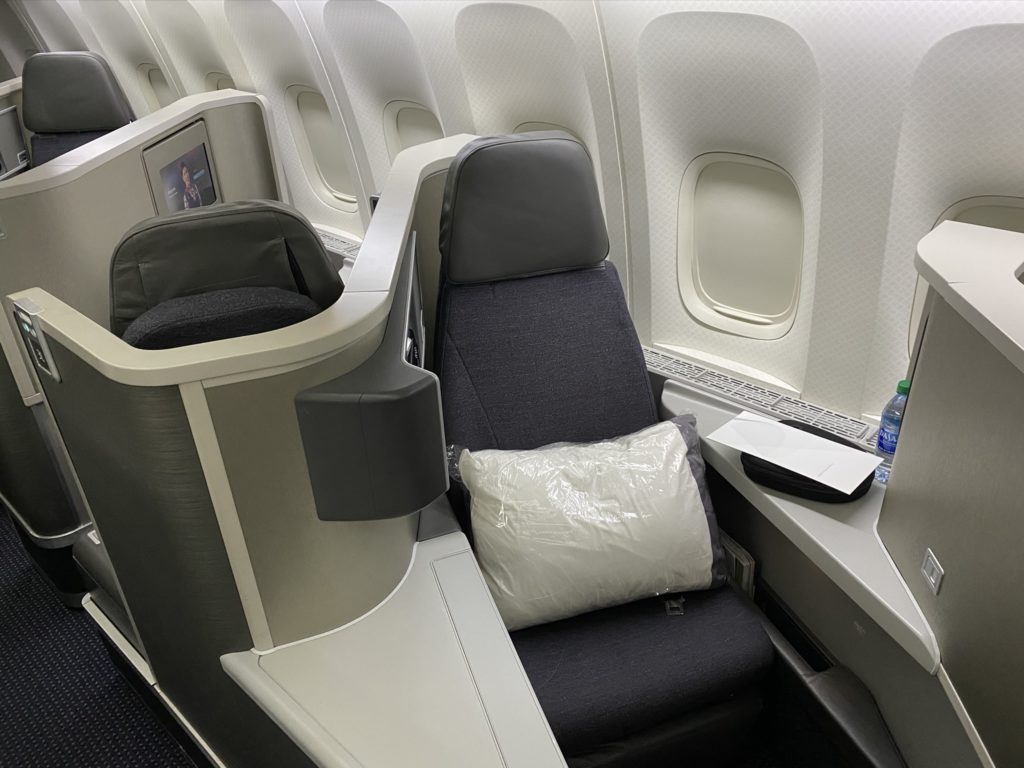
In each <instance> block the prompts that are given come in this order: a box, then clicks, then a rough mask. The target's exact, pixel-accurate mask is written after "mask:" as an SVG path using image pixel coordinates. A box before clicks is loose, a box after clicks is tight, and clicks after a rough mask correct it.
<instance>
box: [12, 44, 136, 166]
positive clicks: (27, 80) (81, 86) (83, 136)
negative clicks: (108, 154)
mask: <svg viewBox="0 0 1024 768" xmlns="http://www.w3.org/2000/svg"><path fill="white" fill-rule="evenodd" d="M22 94H23V97H22V98H23V103H22V114H23V119H24V121H25V127H26V128H28V129H29V130H30V131H32V133H33V136H32V139H31V145H32V164H33V165H35V166H39V165H43V164H44V163H46V162H49V161H50V160H52V159H53V158H55V157H59V156H60V155H63V154H64V153H65V152H70V151H71V150H72V149H76V148H78V147H80V146H82V145H83V144H87V143H89V142H90V141H92V140H93V139H97V138H99V137H100V136H103V135H104V134H106V133H108V132H110V131H113V130H116V129H117V128H120V127H121V126H123V125H127V124H128V123H130V122H131V121H132V120H134V119H135V115H134V113H133V112H132V108H131V106H130V105H129V104H128V99H127V98H125V95H124V91H122V90H121V86H120V85H119V84H118V82H117V79H116V78H115V77H114V73H113V72H111V71H110V67H109V66H108V65H107V62H106V61H104V60H103V58H102V57H101V56H98V55H97V54H95V53H91V52H90V51H61V52H55V53H37V54H35V55H33V56H30V57H29V58H28V59H27V60H26V61H25V66H24V70H23V72H22Z"/></svg>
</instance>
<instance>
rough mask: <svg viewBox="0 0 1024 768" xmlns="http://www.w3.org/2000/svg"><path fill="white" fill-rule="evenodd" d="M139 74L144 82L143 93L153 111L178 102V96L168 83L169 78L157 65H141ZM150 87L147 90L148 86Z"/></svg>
mask: <svg viewBox="0 0 1024 768" xmlns="http://www.w3.org/2000/svg"><path fill="white" fill-rule="evenodd" d="M139 74H140V76H141V79H142V82H143V91H144V92H145V94H146V101H148V102H149V106H150V108H151V109H160V107H166V106H167V105H168V104H173V103H174V102H175V101H176V100H177V98H178V97H177V94H175V92H174V89H173V88H171V86H170V85H169V84H168V83H167V78H166V77H164V73H163V72H161V71H160V67H158V66H157V65H156V64H140V65H139ZM147 85H148V86H149V87H148V88H146V86H147Z"/></svg>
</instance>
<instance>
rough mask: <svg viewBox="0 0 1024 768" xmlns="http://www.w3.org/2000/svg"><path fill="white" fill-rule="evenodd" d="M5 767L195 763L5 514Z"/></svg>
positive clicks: (0, 754)
mask: <svg viewBox="0 0 1024 768" xmlns="http://www.w3.org/2000/svg"><path fill="white" fill-rule="evenodd" d="M0 766H2V768H122V766H123V767H124V768H132V767H135V766H138V767H139V768H142V767H143V766H145V768H194V764H193V763H192V761H191V760H189V759H188V758H187V757H186V756H185V754H184V753H183V752H182V751H181V749H180V748H179V747H178V745H177V743H176V742H175V741H174V739H172V738H171V736H170V734H168V732H167V731H165V730H164V729H163V727H162V726H161V724H160V722H159V720H157V718H156V717H155V716H154V715H153V714H152V713H151V712H150V711H149V710H148V709H147V708H146V706H145V704H144V703H143V701H142V699H140V698H139V696H138V695H137V694H136V693H135V691H134V690H132V688H131V686H130V685H129V684H128V682H127V681H126V680H125V679H124V678H123V677H122V676H121V674H120V673H119V672H118V670H117V668H116V667H115V666H114V664H113V662H112V661H111V659H110V657H109V656H108V655H107V652H106V650H105V648H104V646H103V644H102V642H101V641H100V639H99V636H98V634H97V630H96V629H95V627H94V626H93V625H92V623H91V621H90V620H89V618H88V617H87V616H86V614H85V612H84V611H71V610H68V609H67V608H65V607H64V606H63V605H62V604H61V603H60V602H59V601H58V600H57V598H56V596H55V595H54V593H53V592H52V591H51V589H50V587H49V585H48V584H47V583H46V582H45V581H44V580H43V578H42V577H41V576H40V575H39V574H38V573H37V572H36V571H35V570H34V569H33V567H32V565H31V563H30V561H29V559H28V555H27V554H26V553H25V551H24V549H23V548H22V546H21V542H20V541H19V539H18V536H17V533H16V532H15V530H14V528H13V523H12V522H11V520H10V518H9V517H8V516H7V513H6V511H3V510H0Z"/></svg>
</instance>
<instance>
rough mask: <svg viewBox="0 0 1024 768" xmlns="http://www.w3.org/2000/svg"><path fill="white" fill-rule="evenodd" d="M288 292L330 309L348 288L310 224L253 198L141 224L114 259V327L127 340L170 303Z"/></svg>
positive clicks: (287, 208) (130, 232) (287, 210)
mask: <svg viewBox="0 0 1024 768" xmlns="http://www.w3.org/2000/svg"><path fill="white" fill-rule="evenodd" d="M244 287H248V288H282V289H284V290H288V291H293V292H295V293H300V294H302V295H304V296H308V297H309V298H311V299H312V300H313V301H314V302H316V304H317V306H319V307H320V308H321V309H326V308H327V307H329V306H331V305H332V304H333V303H334V302H335V301H337V300H338V297H339V296H341V292H342V290H343V288H344V285H343V284H342V282H341V277H340V276H339V275H338V271H337V270H336V269H335V268H334V267H333V266H332V265H331V260H330V257H329V256H328V255H327V251H326V250H324V246H323V243H321V242H320V238H319V237H318V236H317V234H316V232H315V231H314V229H313V227H312V225H310V223H309V222H308V221H307V220H306V218H305V217H304V216H302V214H300V213H299V212H298V211H296V210H295V209H294V208H291V207H290V206H287V205H285V204H283V203H279V202H275V201H271V200H250V201H245V202H239V203H225V204H222V205H212V206H209V207H207V208H195V209H192V210H186V211H181V212H179V213H172V214H170V215H169V216H157V217H155V218H151V219H146V220H145V221H142V222H140V223H139V224H136V225H135V226H134V227H132V228H131V229H130V230H128V232H127V234H125V236H124V237H123V238H121V242H120V243H119V244H118V245H117V247H116V248H115V249H114V255H113V258H112V259H111V262H110V330H111V331H112V332H113V333H115V334H117V335H118V336H122V335H123V334H124V331H125V329H126V328H127V327H128V326H129V325H130V324H131V323H132V321H134V320H135V319H136V318H137V317H138V316H139V315H141V314H142V313H144V312H146V311H148V310H150V309H152V308H153V307H155V306H157V305H158V304H160V303H162V302H164V301H167V300H168V299H176V298H179V297H182V296H193V295H196V294H199V293H207V292H209V291H216V290H221V289H226V288H244Z"/></svg>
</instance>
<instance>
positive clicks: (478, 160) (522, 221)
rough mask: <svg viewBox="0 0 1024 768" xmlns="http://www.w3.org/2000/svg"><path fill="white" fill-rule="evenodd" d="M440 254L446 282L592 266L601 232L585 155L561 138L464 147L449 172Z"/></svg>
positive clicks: (603, 244) (603, 252) (524, 137)
mask: <svg viewBox="0 0 1024 768" xmlns="http://www.w3.org/2000/svg"><path fill="white" fill-rule="evenodd" d="M440 247H441V264H442V269H443V270H444V274H445V279H446V280H447V281H449V282H452V283H487V282H493V281H496V280H507V279H510V278H516V277H527V276H530V275H539V274H544V273H547V272H563V271H565V270H569V269H580V268H584V267H592V266H594V265H596V264H599V263H600V262H601V261H603V260H604V258H605V257H606V256H607V255H608V231H607V230H606V229H605V224H604V216H603V214H602V213H601V201H600V198H599V197H598V193H597V182H596V181H595V180H594V167H593V164H592V162H591V160H590V155H589V154H588V153H587V150H586V148H585V147H584V146H583V145H582V144H581V143H580V142H579V140H577V139H576V138H574V137H573V136H570V135H569V134H567V133H563V132H562V131H538V132H535V133H520V134H513V135H510V136H490V137H486V138H481V139H476V140H475V141H472V142H470V143H469V144H467V145H466V146H465V147H463V148H462V150H461V151H460V152H459V154H458V155H457V156H456V158H455V159H454V160H453V161H452V164H451V167H450V168H449V170H448V182H447V184H446V186H445V190H444V206H443V207H442V209H441V238H440Z"/></svg>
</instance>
